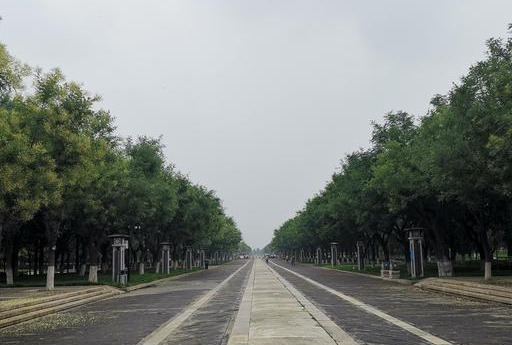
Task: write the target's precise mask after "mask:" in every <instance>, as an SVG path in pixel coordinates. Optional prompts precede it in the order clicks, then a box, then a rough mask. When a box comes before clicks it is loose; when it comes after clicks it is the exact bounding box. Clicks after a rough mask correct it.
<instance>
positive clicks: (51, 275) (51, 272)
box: [46, 266, 55, 291]
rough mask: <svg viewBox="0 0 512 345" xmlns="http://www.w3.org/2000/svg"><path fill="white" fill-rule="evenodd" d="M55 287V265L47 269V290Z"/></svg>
mask: <svg viewBox="0 0 512 345" xmlns="http://www.w3.org/2000/svg"><path fill="white" fill-rule="evenodd" d="M53 289H55V266H48V269H47V271H46V290H50V291H51V290H53Z"/></svg>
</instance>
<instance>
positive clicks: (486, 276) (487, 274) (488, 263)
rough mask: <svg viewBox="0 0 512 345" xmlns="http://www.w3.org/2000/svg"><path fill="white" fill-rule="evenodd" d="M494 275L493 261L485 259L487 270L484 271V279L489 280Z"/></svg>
mask: <svg viewBox="0 0 512 345" xmlns="http://www.w3.org/2000/svg"><path fill="white" fill-rule="evenodd" d="M491 277H492V262H491V261H487V260H486V261H485V272H484V279H485V280H489V279H491Z"/></svg>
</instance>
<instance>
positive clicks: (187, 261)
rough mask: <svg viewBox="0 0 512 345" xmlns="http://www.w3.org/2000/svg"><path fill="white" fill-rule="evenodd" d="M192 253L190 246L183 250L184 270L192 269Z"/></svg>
mask: <svg viewBox="0 0 512 345" xmlns="http://www.w3.org/2000/svg"><path fill="white" fill-rule="evenodd" d="M193 256H194V253H193V252H192V247H190V246H187V249H186V251H185V269H186V270H189V271H190V270H192V264H193V260H194V258H193Z"/></svg>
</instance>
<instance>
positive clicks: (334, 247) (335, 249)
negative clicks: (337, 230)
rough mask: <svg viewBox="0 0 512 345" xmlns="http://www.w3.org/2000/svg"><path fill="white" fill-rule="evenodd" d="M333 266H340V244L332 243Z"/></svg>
mask: <svg viewBox="0 0 512 345" xmlns="http://www.w3.org/2000/svg"><path fill="white" fill-rule="evenodd" d="M330 244H331V265H332V266H333V267H334V266H337V265H338V242H331V243H330Z"/></svg>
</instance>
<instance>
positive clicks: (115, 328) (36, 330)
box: [0, 260, 250, 345]
mask: <svg viewBox="0 0 512 345" xmlns="http://www.w3.org/2000/svg"><path fill="white" fill-rule="evenodd" d="M247 263H248V262H247V261H246V260H238V261H234V262H230V263H227V264H224V265H222V266H220V267H218V268H216V269H214V270H203V271H198V272H197V273H194V274H192V275H188V276H184V277H181V276H180V277H178V278H177V279H175V280H172V281H167V282H164V283H162V284H160V285H158V286H155V287H150V288H146V289H141V290H137V291H134V292H130V293H128V294H124V295H120V296H118V297H114V298H111V299H107V300H104V301H101V302H98V303H92V304H88V305H85V306H82V307H78V308H74V309H71V310H68V311H66V312H60V313H57V314H53V315H48V316H45V317H42V318H39V319H35V320H32V321H30V322H27V323H23V324H19V325H15V326H11V327H7V328H4V329H1V330H0V343H1V344H2V345H4V344H23V345H31V344H34V345H35V344H37V345H54V344H55V345H69V344H73V345H135V344H138V343H139V342H140V341H141V340H142V339H144V338H145V337H147V336H148V335H149V334H151V333H152V332H153V331H155V330H156V329H158V328H159V327H160V326H162V325H163V324H165V323H166V322H168V321H169V320H172V319H173V318H175V317H177V316H179V315H180V313H182V312H183V311H184V310H185V309H187V308H188V307H190V306H191V305H193V304H194V302H196V301H198V300H199V299H200V298H201V297H202V296H204V295H205V294H207V293H208V292H209V291H211V290H212V289H214V288H215V287H217V286H219V284H220V283H221V282H223V281H224V280H225V279H226V278H228V277H229V276H230V275H231V274H233V273H234V272H235V271H236V270H238V269H239V268H241V267H242V266H243V265H245V264H247ZM249 271H250V265H247V266H245V268H244V269H243V270H241V271H239V272H238V273H237V275H236V276H235V277H233V278H232V279H231V280H230V284H233V285H229V286H227V285H226V286H225V288H226V289H223V290H221V291H218V293H217V294H216V296H214V297H217V296H222V295H225V293H227V292H228V291H229V292H230V295H229V296H225V298H224V301H225V303H224V304H220V305H219V304H218V303H217V306H218V308H213V309H214V311H213V312H212V309H211V308H212V305H213V304H215V303H216V301H214V299H212V300H209V301H208V302H209V303H208V306H209V307H210V309H209V311H210V312H212V313H213V314H212V315H213V316H215V317H216V318H215V320H217V322H215V323H214V322H211V323H209V324H208V327H206V328H205V329H204V331H203V332H202V333H197V332H190V333H189V338H190V341H192V342H190V344H220V343H221V342H222V339H223V336H224V333H226V329H227V327H228V326H227V325H229V323H230V322H231V318H232V316H233V315H234V313H235V309H236V308H237V305H238V300H239V298H240V297H241V295H242V291H243V287H244V286H245V280H246V278H247V276H248V273H249ZM235 282H238V283H237V284H234V283H235ZM237 289H238V291H237ZM206 307H207V306H204V307H203V308H199V309H198V310H196V312H195V313H194V314H193V315H192V316H191V317H190V318H188V319H187V320H185V321H186V322H184V323H183V324H182V325H181V327H182V328H183V327H186V326H187V325H188V324H187V322H188V321H194V320H197V318H198V315H200V314H201V313H202V312H203V311H204V310H205V309H204V308H206ZM194 318H195V319H194ZM212 319H213V317H212ZM199 334H201V336H200V337H199ZM197 339H209V341H206V342H195V343H194V342H193V341H194V340H197ZM173 343H174V344H185V343H184V342H182V341H181V340H180V341H178V342H173ZM187 344H188V343H187Z"/></svg>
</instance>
